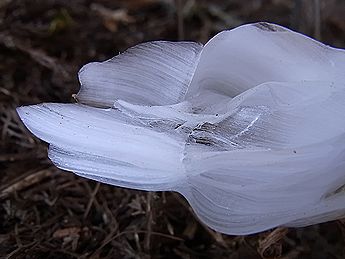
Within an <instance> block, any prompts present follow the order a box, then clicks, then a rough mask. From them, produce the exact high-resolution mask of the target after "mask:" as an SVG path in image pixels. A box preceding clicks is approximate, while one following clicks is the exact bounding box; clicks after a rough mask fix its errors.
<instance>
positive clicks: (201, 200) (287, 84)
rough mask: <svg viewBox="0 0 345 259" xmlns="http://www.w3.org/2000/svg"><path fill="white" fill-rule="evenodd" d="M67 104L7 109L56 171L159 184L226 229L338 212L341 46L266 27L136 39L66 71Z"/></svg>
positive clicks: (343, 95) (342, 141)
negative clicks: (191, 37)
mask: <svg viewBox="0 0 345 259" xmlns="http://www.w3.org/2000/svg"><path fill="white" fill-rule="evenodd" d="M79 79H80V83H81V89H80V91H79V93H78V95H77V99H78V100H79V103H77V104H60V103H43V104H38V105H33V106H24V107H20V108H18V113H19V115H20V117H21V119H22V121H23V122H24V124H25V125H26V126H27V127H28V129H29V130H30V131H31V132H32V133H33V134H34V135H36V136H37V137H39V138H40V139H42V140H44V141H46V142H48V143H50V146H49V158H50V159H51V160H52V161H53V163H54V164H55V165H56V166H57V167H59V168H62V169H65V170H68V171H72V172H74V173H76V174H78V175H80V176H83V177H86V178H90V179H94V180H96V181H99V182H104V183H108V184H112V185H116V186H122V187H129V188H134V189H139V190H153V191H158V190H163V191H164V190H171V191H177V192H180V193H181V194H182V195H183V196H185V197H186V199H187V200H188V201H189V203H190V204H191V206H192V207H193V209H194V210H195V212H196V214H197V215H198V217H199V218H200V219H201V220H202V221H203V222H204V223H206V224H207V225H209V226H210V227H211V228H213V229H215V230H217V231H220V232H223V233H227V234H250V233H255V232H259V231H263V230H267V229H270V228H273V227H276V226H290V227H296V226H305V225H310V224H314V223H319V222H324V221H329V220H333V219H337V218H339V217H343V216H344V215H345V192H344V189H345V187H344V186H345V51H344V50H340V49H335V48H331V47H328V46H326V45H324V44H322V43H320V42H317V41H315V40H313V39H310V38H308V37H306V36H303V35H301V34H299V33H296V32H293V31H291V30H288V29H286V28H283V27H281V26H278V25H274V24H269V23H256V24H249V25H244V26H240V27H238V28H235V29H233V30H229V31H223V32H221V33H219V34H217V35H216V36H215V37H213V38H212V39H211V40H210V41H209V42H207V44H206V45H205V46H202V45H201V44H199V43H193V42H166V41H155V42H147V43H143V44H139V45H137V46H134V47H132V48H130V49H128V50H127V51H125V52H124V53H122V54H120V55H118V56H116V57H114V58H112V59H110V60H107V61H105V62H102V63H98V62H95V63H90V64H87V65H86V66H84V67H83V68H82V69H81V70H80V72H79Z"/></svg>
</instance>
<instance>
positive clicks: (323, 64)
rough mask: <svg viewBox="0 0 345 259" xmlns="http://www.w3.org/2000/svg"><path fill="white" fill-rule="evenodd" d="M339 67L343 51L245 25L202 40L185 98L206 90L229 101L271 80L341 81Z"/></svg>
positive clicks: (343, 75)
mask: <svg viewBox="0 0 345 259" xmlns="http://www.w3.org/2000/svg"><path fill="white" fill-rule="evenodd" d="M344 64H345V51H344V50H340V49H334V48H331V47H328V46H326V45H324V44H322V43H320V42H317V41H315V40H313V39H311V38H308V37H306V36H304V35H302V34H299V33H296V32H293V31H291V30H289V29H286V28H284V27H281V26H278V25H274V24H268V23H256V24H248V25H244V26H240V27H238V28H235V29H233V30H229V31H223V32H220V33H219V34H217V35H216V36H215V37H213V38H212V39H211V40H210V41H208V42H207V44H206V45H205V46H204V48H203V50H202V52H201V56H200V60H199V63H198V66H197V69H196V71H195V74H194V77H193V80H192V82H191V86H190V87H189V89H188V93H187V96H188V97H191V96H194V95H195V94H196V93H199V92H200V90H202V89H208V90H210V91H214V92H217V93H224V94H226V95H228V96H231V97H234V96H236V95H238V94H240V93H242V92H244V91H246V90H248V89H250V88H252V87H254V86H257V85H259V84H262V83H265V82H270V81H278V82H300V81H330V82H344V81H345V73H344V69H343V68H344Z"/></svg>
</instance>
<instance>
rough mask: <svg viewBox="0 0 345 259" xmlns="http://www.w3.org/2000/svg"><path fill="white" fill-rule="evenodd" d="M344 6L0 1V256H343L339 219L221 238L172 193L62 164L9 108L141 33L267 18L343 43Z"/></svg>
mask: <svg viewBox="0 0 345 259" xmlns="http://www.w3.org/2000/svg"><path fill="white" fill-rule="evenodd" d="M317 2H320V6H319V7H318V8H314V7H315V3H317ZM318 13H320V16H319V17H318ZM344 15H345V1H343V0H327V1H325V0H324V1H314V0H304V1H302V0H267V1H260V0H243V1H235V0H229V1H220V0H219V1H207V0H204V1H201V0H200V1H198V0H195V1H194V0H187V1H182V0H176V1H173V0H118V1H114V0H97V1H96V0H95V1H91V0H69V1H68V0H41V1H39V0H2V1H0V59H1V64H0V172H1V173H0V258H232V259H235V258H246V259H253V258H290V259H293V258H313V259H315V258H320V259H321V258H322V259H324V258H339V259H340V258H344V257H345V242H344V241H345V223H344V222H343V221H340V220H338V221H334V222H329V223H325V224H320V225H315V226H311V227H306V228H299V229H284V228H278V229H275V230H272V231H267V232H265V233H260V234H257V235H250V236H228V235H223V234H219V233H217V232H214V231H213V230H211V229H209V228H208V227H206V226H205V225H203V224H202V223H200V222H199V221H198V219H197V218H195V216H194V214H193V211H192V210H191V208H190V207H189V205H188V204H187V202H186V201H185V200H184V198H183V197H181V196H180V195H178V194H176V193H170V192H165V193H162V192H156V193H148V192H141V191H134V190H129V189H124V188H117V187H114V186H109V185H105V184H99V183H96V182H94V181H91V180H86V179H84V178H81V177H77V176H75V175H74V174H72V173H68V172H63V171H61V170H59V169H57V168H55V167H54V166H53V165H52V164H51V162H50V161H49V160H48V159H47V145H46V144H45V143H43V142H41V141H39V140H38V139H36V138H35V137H33V136H32V135H31V134H30V133H29V132H28V131H27V130H26V129H25V127H24V126H23V124H22V123H21V122H20V120H19V118H18V116H17V114H16V111H15V108H16V107H17V106H20V105H26V104H36V103H41V102H73V99H72V97H71V96H72V94H74V93H77V92H78V89H79V83H78V80H77V72H78V70H79V69H80V67H81V66H82V65H83V64H85V63H87V62H90V61H101V60H105V59H108V58H110V57H112V56H114V55H116V54H118V53H119V52H122V51H124V50H125V49H127V48H128V47H130V46H133V45H135V44H137V43H140V42H143V41H150V40H157V39H164V40H193V41H200V42H203V43H205V42H206V41H207V40H208V39H209V38H210V37H212V36H213V35H214V34H216V33H217V32H219V31H221V30H224V29H226V28H233V27H235V26H238V25H241V24H244V23H248V22H254V21H270V22H274V23H278V24H281V25H284V26H287V27H289V28H292V29H294V30H297V31H301V32H303V33H305V34H307V35H310V36H313V37H316V38H318V39H320V40H321V41H323V42H325V43H327V44H330V45H332V46H335V47H345V19H344ZM315 17H318V18H320V19H319V22H317V21H318V19H315ZM315 21H316V22H315Z"/></svg>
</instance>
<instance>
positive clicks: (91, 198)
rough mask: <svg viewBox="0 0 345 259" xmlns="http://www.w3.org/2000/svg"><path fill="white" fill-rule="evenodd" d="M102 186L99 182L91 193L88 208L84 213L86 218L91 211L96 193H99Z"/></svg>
mask: <svg viewBox="0 0 345 259" xmlns="http://www.w3.org/2000/svg"><path fill="white" fill-rule="evenodd" d="M100 186H101V184H100V183H99V182H97V184H96V187H95V189H94V190H93V192H92V193H91V197H90V200H89V203H88V204H87V207H86V210H85V213H84V219H86V218H87V215H88V214H89V212H90V209H91V206H92V204H93V202H94V200H95V197H96V194H97V192H98V190H99V187H100Z"/></svg>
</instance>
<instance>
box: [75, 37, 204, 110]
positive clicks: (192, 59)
mask: <svg viewBox="0 0 345 259" xmlns="http://www.w3.org/2000/svg"><path fill="white" fill-rule="evenodd" d="M201 49H202V45H201V44H199V43H195V42H167V41H154V42H146V43H142V44H139V45H137V46H135V47H132V48H129V49H128V50H126V51H125V52H124V53H122V54H120V55H118V56H116V57H114V58H112V59H109V60H107V61H105V62H93V63H89V64H87V65H85V66H84V67H82V69H81V70H80V71H79V80H80V83H81V89H80V91H79V93H78V95H77V98H78V100H80V101H81V102H82V103H85V104H88V105H93V106H97V107H111V106H112V105H113V103H114V102H115V101H116V100H117V99H121V100H125V101H129V102H131V103H134V104H143V105H167V104H173V103H178V102H179V101H182V99H183V98H184V95H185V93H186V92H187V88H188V85H189V83H190V81H191V79H192V76H193V73H194V70H195V67H196V65H197V63H198V60H199V55H200V51H201Z"/></svg>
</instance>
